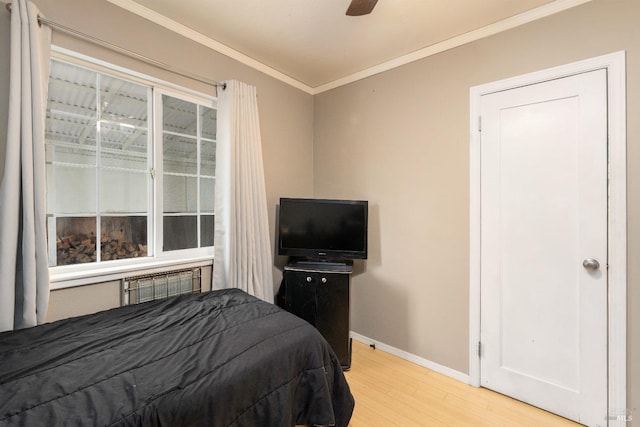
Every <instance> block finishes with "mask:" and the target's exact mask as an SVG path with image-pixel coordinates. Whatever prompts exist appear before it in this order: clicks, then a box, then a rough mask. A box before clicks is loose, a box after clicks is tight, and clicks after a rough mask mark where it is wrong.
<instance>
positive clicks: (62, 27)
mask: <svg viewBox="0 0 640 427" xmlns="http://www.w3.org/2000/svg"><path fill="white" fill-rule="evenodd" d="M5 8H6V9H7V10H8V11H9V13H11V3H6V4H5ZM42 24H44V25H48V26H49V27H51V28H53V29H55V30H58V31H60V32H63V33H66V34H69V35H72V36H75V37H77V38H79V39H82V40H86V41H88V42H90V43H93V44H96V45H98V46H101V47H104V48H107V49H109V50H112V51H114V52H118V53H121V54H123V55H125V56H128V57H131V58H135V59H138V60H140V61H142V62H145V63H147V64H150V65H153V66H155V67H158V68H161V69H163V70H165V71H170V72H172V73H174V74H177V75H179V76H182V77H187V78H189V79H192V80H195V81H198V82H200V83H204V84H207V85H210V86H215V87H216V88H222V90H225V89H226V88H227V84H226V83H224V82H222V83H221V82H217V81H215V80H211V79H207V78H206V77H202V76H199V75H197V74H192V73H189V72H187V71H180V70H176V69H175V68H172V67H171V65H169V64H165V63H164V62H160V61H156V60H155V59H153V58H149V57H148V56H144V55H141V54H139V53H137V52H134V51H131V50H129V49H125V48H123V47H120V46H117V45H115V44H113V43H109V42H108V41H105V40H102V39H99V38H97V37H93V36H91V35H89V34H86V33H82V32H80V31H77V30H74V29H73V28H69V27H67V26H65V25H62V24H59V23H57V22H55V21H51V20H49V19H47V18H43V17H42V16H40V15H38V25H42Z"/></svg>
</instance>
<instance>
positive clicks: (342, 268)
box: [285, 259, 353, 273]
mask: <svg viewBox="0 0 640 427" xmlns="http://www.w3.org/2000/svg"><path fill="white" fill-rule="evenodd" d="M287 268H288V269H289V270H299V271H327V272H331V271H336V272H341V273H351V272H352V271H353V262H351V261H330V260H315V259H296V260H292V261H290V262H289V263H288V264H287V266H286V267H285V270H286V269H287Z"/></svg>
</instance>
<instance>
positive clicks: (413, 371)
mask: <svg viewBox="0 0 640 427" xmlns="http://www.w3.org/2000/svg"><path fill="white" fill-rule="evenodd" d="M345 375H346V377H347V381H348V382H349V386H350V387H351V392H352V393H353V396H354V397H355V400H356V407H355V410H354V413H353V417H352V418H351V423H350V424H349V426H350V427H364V426H366V427H376V426H385V427H389V426H402V427H410V426H473V427H478V426H491V427H497V426H509V427H515V426H536V427H542V426H544V427H557V426H565V427H567V426H574V427H575V426H579V424H576V423H574V422H571V421H569V420H566V419H564V418H561V417H558V416H556V415H553V414H551V413H549V412H546V411H543V410H541V409H538V408H534V407H532V406H529V405H527V404H524V403H522V402H519V401H517V400H514V399H512V398H509V397H506V396H504V395H501V394H498V393H495V392H492V391H490V390H487V389H484V388H476V387H471V386H470V385H467V384H464V383H462V382H460V381H457V380H454V379H452V378H450V377H447V376H445V375H442V374H439V373H437V372H434V371H431V370H429V369H426V368H423V367H421V366H418V365H415V364H413V363H411V362H407V361H406V360H403V359H400V358H398V357H395V356H392V355H390V354H388V353H385V352H383V351H381V350H373V349H372V348H370V347H369V346H367V345H365V344H362V343H360V342H358V341H355V340H354V341H353V356H352V363H351V370H350V371H348V372H345Z"/></svg>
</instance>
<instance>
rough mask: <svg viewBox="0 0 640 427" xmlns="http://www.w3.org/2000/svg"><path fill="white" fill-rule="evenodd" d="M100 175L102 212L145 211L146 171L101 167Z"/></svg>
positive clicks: (146, 200) (146, 202) (146, 201)
mask: <svg viewBox="0 0 640 427" xmlns="http://www.w3.org/2000/svg"><path fill="white" fill-rule="evenodd" d="M100 175H101V183H102V191H101V194H100V210H101V212H102V213H143V212H147V204H148V197H147V180H148V174H147V173H146V172H144V173H139V172H132V171H131V172H130V171H123V170H114V169H103V170H102V172H101V174H100Z"/></svg>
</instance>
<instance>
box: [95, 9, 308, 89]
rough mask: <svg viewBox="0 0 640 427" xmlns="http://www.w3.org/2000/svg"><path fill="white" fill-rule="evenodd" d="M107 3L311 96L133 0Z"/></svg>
mask: <svg viewBox="0 0 640 427" xmlns="http://www.w3.org/2000/svg"><path fill="white" fill-rule="evenodd" d="M107 1H108V2H109V3H112V4H114V5H116V6H119V7H121V8H122V9H125V10H127V11H129V12H131V13H133V14H135V15H138V16H140V17H142V18H144V19H146V20H148V21H151V22H153V23H154V24H158V25H160V26H162V27H164V28H166V29H168V30H171V31H173V32H175V33H177V34H180V35H181V36H184V37H186V38H188V39H190V40H193V41H194V42H196V43H199V44H201V45H203V46H206V47H208V48H210V49H212V50H215V51H216V52H218V53H221V54H223V55H225V56H228V57H229V58H232V59H235V60H236V61H238V62H240V63H242V64H244V65H246V66H248V67H251V68H253V69H255V70H258V71H260V72H262V73H264V74H267V75H268V76H271V77H273V78H275V79H277V80H280V81H282V82H283V83H286V84H288V85H290V86H293V87H295V88H297V89H300V90H302V91H304V92H307V93H309V94H313V88H311V87H310V86H308V85H306V84H304V83H302V82H300V81H298V80H296V79H294V78H292V77H290V76H288V75H286V74H284V73H281V72H280V71H278V70H276V69H275V68H272V67H270V66H268V65H265V64H263V63H262V62H260V61H257V60H255V59H253V58H251V57H250V56H247V55H245V54H244V53H241V52H238V51H237V50H235V49H232V48H230V47H229V46H227V45H225V44H223V43H220V42H218V41H216V40H214V39H212V38H210V37H207V36H205V35H204V34H202V33H199V32H198V31H195V30H193V29H191V28H189V27H187V26H185V25H182V24H180V23H179V22H176V21H174V20H173V19H171V18H168V17H166V16H164V15H161V14H159V13H158V12H156V11H154V10H151V9H149V8H148V7H145V6H142V5H141V4H139V3H136V2H135V1H133V0H107Z"/></svg>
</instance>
